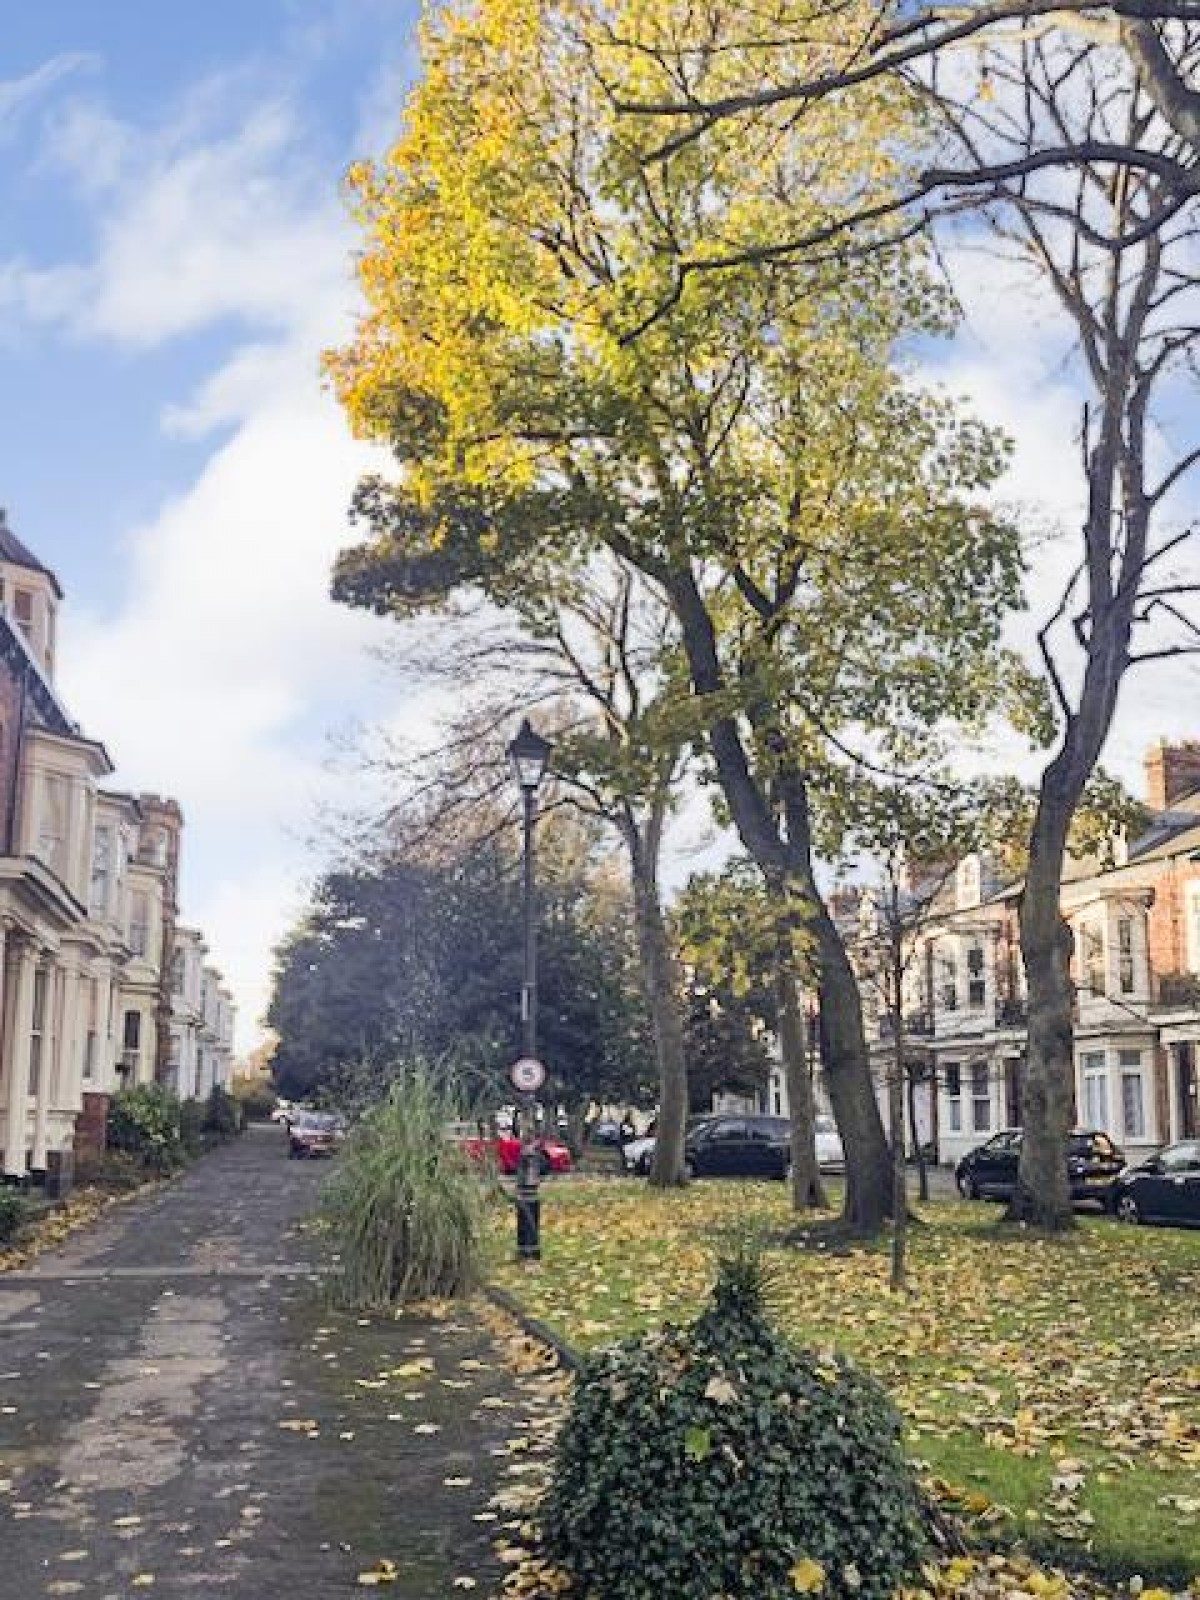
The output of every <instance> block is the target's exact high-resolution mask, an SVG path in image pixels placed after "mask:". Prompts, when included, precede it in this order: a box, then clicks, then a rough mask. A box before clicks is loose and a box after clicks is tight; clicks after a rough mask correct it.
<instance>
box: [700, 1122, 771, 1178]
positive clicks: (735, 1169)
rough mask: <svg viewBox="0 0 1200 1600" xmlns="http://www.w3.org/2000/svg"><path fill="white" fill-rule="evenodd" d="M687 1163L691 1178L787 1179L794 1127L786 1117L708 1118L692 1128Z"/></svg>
mask: <svg viewBox="0 0 1200 1600" xmlns="http://www.w3.org/2000/svg"><path fill="white" fill-rule="evenodd" d="M683 1160H684V1168H685V1170H686V1171H687V1175H688V1177H689V1178H786V1177H787V1175H788V1172H789V1170H790V1168H791V1126H790V1124H789V1123H788V1120H787V1118H786V1117H759V1116H750V1115H747V1116H742V1115H726V1114H724V1113H722V1114H720V1115H717V1116H712V1117H708V1118H707V1119H706V1120H705V1121H704V1122H701V1123H700V1124H698V1126H696V1127H695V1128H691V1129H689V1131H688V1136H687V1143H686V1145H685V1146H684V1158H683Z"/></svg>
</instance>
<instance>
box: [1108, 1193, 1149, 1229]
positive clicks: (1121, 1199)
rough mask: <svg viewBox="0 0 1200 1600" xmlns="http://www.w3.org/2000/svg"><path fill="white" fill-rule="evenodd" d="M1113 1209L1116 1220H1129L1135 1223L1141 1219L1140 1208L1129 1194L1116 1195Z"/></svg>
mask: <svg viewBox="0 0 1200 1600" xmlns="http://www.w3.org/2000/svg"><path fill="white" fill-rule="evenodd" d="M1113 1210H1114V1211H1115V1212H1116V1216H1117V1220H1118V1222H1129V1223H1133V1224H1135V1225H1136V1224H1137V1223H1139V1222H1140V1221H1141V1220H1142V1208H1141V1207H1140V1206H1139V1205H1138V1203H1137V1201H1136V1200H1135V1199H1134V1197H1133V1196H1132V1195H1131V1194H1123V1195H1120V1196H1118V1198H1117V1203H1116V1205H1115V1206H1114V1207H1113Z"/></svg>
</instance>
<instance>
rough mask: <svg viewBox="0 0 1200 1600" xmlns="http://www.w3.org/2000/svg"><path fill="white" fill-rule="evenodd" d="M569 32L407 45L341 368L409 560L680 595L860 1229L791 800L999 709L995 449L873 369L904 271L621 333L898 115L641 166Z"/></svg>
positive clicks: (833, 951)
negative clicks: (566, 576)
mask: <svg viewBox="0 0 1200 1600" xmlns="http://www.w3.org/2000/svg"><path fill="white" fill-rule="evenodd" d="M633 9H634V11H635V12H636V10H637V9H638V8H637V7H634V8H633ZM860 9H862V8H860ZM672 14H673V15H674V16H675V17H676V20H677V21H678V22H679V23H680V25H681V26H682V25H683V24H684V22H685V20H686V16H687V14H688V8H686V7H684V6H682V5H680V6H679V7H677V8H672ZM575 21H576V17H575V7H574V5H573V3H571V0H564V3H563V4H562V5H543V6H540V7H532V6H523V5H513V4H511V3H510V0H482V3H481V4H480V5H479V6H478V7H476V8H475V9H473V10H471V11H470V12H467V13H460V14H455V15H454V16H447V17H444V18H442V19H441V20H440V21H439V22H437V23H435V24H432V25H431V26H430V27H429V29H428V30H427V33H426V40H425V43H426V60H427V66H426V75H425V79H424V82H423V83H422V85H421V86H420V88H419V89H418V91H417V92H416V94H415V96H414V98H413V101H412V103H411V105H410V108H409V121H408V127H407V131H406V133H405V135H404V137H403V138H402V139H401V141H400V143H399V144H398V145H397V147H396V148H395V150H394V151H393V152H392V154H391V155H390V156H389V158H388V159H387V161H386V162H384V163H383V164H382V165H380V166H379V167H373V168H362V169H359V170H358V171H357V172H356V174H355V193H356V197H357V200H358V203H359V207H360V214H361V218H362V221H363V224H364V227H365V228H366V231H367V247H366V249H365V251H364V254H363V256H362V258H361V273H362V281H363V284H364V288H365V290H366V294H367V297H368V302H369V307H370V310H369V313H368V315H367V317H366V318H365V319H364V321H363V323H362V325H361V328H360V330H359V333H358V336H357V338H356V339H355V340H354V341H353V343H352V344H351V345H350V346H349V347H347V348H346V349H345V350H344V351H342V352H340V353H339V354H338V355H336V356H335V357H333V358H332V360H331V368H332V371H333V374H334V377H335V381H336V383H337V386H338V389H339V392H340V394H341V396H342V398H343V400H344V402H345V404H346V405H347V408H348V409H349V411H350V413H351V415H352V417H353V418H354V420H355V422H356V424H357V425H358V426H359V427H360V429H362V430H363V431H364V432H367V433H370V434H373V435H375V436H377V437H382V438H384V439H386V440H387V441H388V442H389V443H390V444H391V445H392V447H393V449H394V450H395V452H396V455H397V458H398V465H399V474H398V482H397V484H396V486H395V489H394V492H395V494H396V497H397V504H398V507H399V508H400V510H399V513H398V517H397V524H398V526H401V527H406V528H407V529H408V530H409V531H410V533H411V538H412V546H411V554H412V558H413V560H414V561H424V562H426V563H428V564H430V565H431V566H435V567H440V568H443V569H444V568H446V567H451V568H457V569H458V571H459V572H460V573H461V574H462V575H463V577H464V579H466V580H468V581H472V582H474V583H476V584H478V585H479V586H480V587H481V588H482V589H484V590H485V591H486V592H487V593H488V594H489V595H490V596H491V597H492V598H494V599H496V600H499V601H500V602H501V603H506V602H507V601H508V600H509V599H510V598H511V597H512V596H513V595H514V593H516V592H518V591H527V590H529V589H530V588H531V587H533V586H545V587H546V588H547V589H548V590H552V589H553V585H554V581H555V577H556V575H557V574H559V573H561V572H562V571H563V570H564V568H565V569H566V570H577V569H578V566H579V564H580V562H582V561H586V559H587V556H588V553H589V552H591V551H593V550H595V549H597V548H600V547H605V548H607V549H609V550H610V551H612V552H613V553H614V554H616V555H618V556H620V557H621V558H622V559H623V560H625V561H627V562H628V563H629V564H630V565H632V566H634V567H636V568H637V569H638V570H639V571H640V572H641V573H642V574H644V575H645V577H646V578H647V579H648V580H649V581H650V582H651V583H652V584H654V585H655V586H656V587H657V589H658V591H659V593H660V594H661V595H662V596H663V597H664V599H665V600H666V601H667V603H668V604H669V605H670V607H671V609H672V611H673V613H674V616H675V619H676V622H677V625H678V628H679V632H680V638H681V643H682V649H683V654H684V658H685V660H686V662H687V668H688V675H689V679H690V697H689V701H688V706H687V708H686V712H687V715H686V725H687V727H689V728H690V730H691V733H692V735H693V736H695V737H699V736H701V735H703V737H704V741H705V746H706V749H707V750H708V752H709V753H710V755H711V759H712V762H713V766H714V769H715V773H716V776H717V778H718V780H719V783H720V786H721V790H722V793H723V796H724V802H725V804H726V806H727V808H728V813H729V816H730V818H731V820H732V822H733V824H734V826H735V827H736V828H737V830H738V832H739V834H740V835H741V838H742V840H743V842H744V844H745V846H746V848H747V850H748V851H749V853H750V854H751V856H752V857H753V859H754V860H755V861H756V863H757V864H758V867H759V869H760V871H761V872H762V873H763V875H764V879H765V881H766V883H767V885H768V887H769V889H770V890H771V892H772V894H773V895H774V897H775V899H776V903H777V907H778V914H779V920H780V926H781V931H787V930H789V929H790V925H791V923H792V921H793V920H794V916H795V907H796V903H797V900H801V901H802V902H803V904H804V916H805V921H806V926H807V929H808V933H809V937H810V938H811V941H812V946H813V950H814V964H815V967H816V970H817V972H818V975H819V977H818V981H819V986H820V990H821V1000H822V1004H821V1019H822V1028H823V1031H824V1039H823V1056H824V1059H825V1061H826V1064H827V1068H828V1072H829V1083H830V1093H831V1099H832V1102H833V1106H834V1111H835V1115H836V1116H837V1119H838V1123H839V1127H840V1129H841V1132H842V1137H843V1142H844V1144H845V1146H846V1152H847V1171H848V1181H847V1198H846V1220H847V1222H848V1223H849V1224H850V1225H851V1226H852V1227H855V1228H861V1229H868V1230H870V1229H874V1228H876V1227H877V1226H878V1225H879V1223H880V1220H881V1218H882V1217H883V1216H884V1214H885V1213H886V1212H887V1210H888V1209H889V1206H890V1186H889V1184H888V1180H887V1170H886V1169H887V1160H886V1140H885V1137H884V1132H883V1127H882V1123H881V1121H880V1118H879V1113H878V1108H877V1106H876V1103H875V1098H874V1095H873V1092H872V1089H871V1083H870V1075H869V1067H868V1062H867V1054H866V1046H865V1040H864V1038H863V1031H862V1019H861V1006H860V1002H859V996H858V992H857V988H856V985H855V980H854V975H853V972H852V970H851V967H850V963H849V961H848V959H847V956H846V950H845V946H844V943H843V940H842V938H841V935H840V933H839V931H838V929H837V927H836V925H835V923H834V921H833V919H832V918H831V917H830V915H829V913H828V908H827V907H826V906H825V904H824V901H823V899H822V896H821V893H820V889H819V885H818V882H817V874H816V864H815V858H814V848H813V827H814V815H813V813H814V805H815V804H816V802H817V797H818V796H819V788H818V789H814V777H815V776H816V775H818V774H819V773H820V771H821V769H822V766H823V764H825V763H827V762H828V761H830V760H831V759H835V758H836V748H837V747H836V742H835V741H836V737H837V734H838V730H844V729H845V728H846V727H847V726H851V725H853V726H856V727H866V728H868V729H870V730H871V731H872V733H873V734H874V735H875V736H876V737H877V738H878V739H880V740H886V737H887V728H888V727H889V725H890V724H891V722H892V720H893V718H894V717H895V714H896V710H897V707H898V706H899V705H901V704H904V705H906V706H908V707H910V708H920V709H921V710H922V711H923V714H924V715H925V716H926V717H928V718H931V719H933V718H937V717H940V716H941V715H943V714H945V713H946V712H947V711H951V712H953V711H956V710H958V709H961V708H962V707H964V706H965V705H967V704H969V703H973V702H977V701H978V700H979V699H980V698H982V697H984V696H986V695H988V694H990V693H991V692H993V687H992V686H991V685H990V684H988V683H987V681H986V680H987V677H988V674H987V672H986V671H984V670H983V669H982V667H981V663H982V662H986V663H988V664H990V665H993V666H994V665H995V655H994V652H995V646H996V641H997V633H998V627H999V618H1000V616H1001V615H1002V613H1003V611H1004V610H1005V608H1006V607H1007V606H1008V605H1009V604H1011V603H1012V602H1013V601H1014V600H1015V598H1016V595H1017V592H1018V584H1019V558H1018V555H1017V552H1016V549H1015V545H1014V542H1013V540H1012V537H1011V535H1010V532H1009V530H1008V529H1007V528H1006V527H1004V526H1003V525H1002V524H1001V523H999V522H998V521H997V519H996V518H994V517H993V516H991V515H989V514H988V513H987V512H986V510H984V509H983V508H982V507H981V505H980V504H979V501H978V494H977V491H979V490H981V489H983V488H984V487H986V486H987V485H988V484H990V483H991V481H992V480H993V479H994V478H995V476H996V474H997V472H998V471H999V469H1000V466H1001V463H1002V459H1003V451H1002V449H1001V447H1000V445H999V443H998V441H997V440H996V439H995V438H994V437H993V436H991V435H990V434H989V433H987V432H986V431H985V430H983V429H981V428H979V427H977V426H976V425H974V424H972V423H971V422H969V421H964V420H962V419H961V418H960V417H959V416H958V415H957V414H956V412H955V410H954V408H953V407H952V406H950V405H949V404H948V403H947V402H946V401H944V400H943V399H940V398H939V397H937V396H936V395H934V394H931V393H928V392H920V391H918V390H916V389H915V388H914V387H913V386H912V385H911V384H910V383H908V382H907V381H906V380H905V378H904V377H903V375H902V374H901V373H900V372H899V371H898V370H897V369H896V367H895V365H894V361H895V358H896V356H897V353H898V347H899V345H900V343H901V341H902V340H903V339H904V338H906V337H907V336H909V335H910V334H914V333H917V332H919V331H922V332H934V331H936V330H937V329H938V328H939V327H941V326H942V322H943V316H944V309H945V308H944V305H943V304H942V303H941V302H940V301H939V299H938V297H937V296H936V294H935V293H934V292H933V291H932V288H931V285H930V283H929V281H928V278H927V276H926V275H925V274H924V272H923V271H922V270H921V267H920V264H919V263H918V262H916V261H914V260H891V261H888V262H886V263H884V262H867V263H865V264H864V265H863V266H862V267H861V268H860V269H859V270H857V271H856V272H855V274H854V275H853V279H850V278H849V277H847V276H846V275H844V274H839V273H829V274H825V275H823V276H820V277H816V278H813V279H810V280H808V281H806V282H805V283H804V284H802V285H801V284H797V283H796V282H795V281H794V280H792V279H788V278H777V277H774V276H772V275H770V274H764V273H763V272H761V271H759V270H757V269H755V270H750V271H746V272H744V273H740V274H739V273H737V272H730V273H726V274H722V275H716V274H713V275H709V276H707V277H706V278H704V279H703V280H702V281H701V280H694V281H693V283H692V284H691V285H689V288H688V291H687V293H686V294H681V295H679V296H678V297H677V298H676V299H675V300H674V302H673V303H672V305H671V306H670V309H669V311H668V312H667V313H665V314H663V315H660V316H658V317H656V319H655V320H654V322H653V325H652V326H647V327H644V328H643V329H642V330H641V336H640V337H637V338H633V337H631V335H632V334H633V333H634V332H635V331H636V327H637V323H638V320H639V316H640V311H641V309H642V307H643V306H644V305H645V304H648V303H654V302H655V300H656V298H663V297H665V296H666V294H667V292H668V290H669V285H670V283H671V281H672V275H673V272H674V263H675V261H677V259H678V257H679V253H680V251H681V249H685V248H690V247H691V246H693V245H694V246H696V247H701V246H702V244H703V241H704V240H706V239H707V238H709V237H710V236H711V235H712V234H713V232H714V231H715V232H722V231H724V232H727V233H729V234H730V235H737V236H742V237H745V236H753V237H756V238H757V237H762V236H764V234H765V233H769V232H770V230H771V228H772V226H773V224H774V223H775V222H777V221H778V220H779V219H780V218H781V217H782V216H784V215H785V214H786V215H792V214H794V213H796V212H804V211H805V210H807V211H808V212H809V213H810V214H813V215H816V214H818V213H821V212H823V210H824V208H825V207H826V206H827V205H829V204H830V203H834V202H835V201H837V200H838V197H840V199H841V203H850V202H852V201H853V200H855V199H857V198H858V196H859V195H860V194H861V192H862V190H863V188H864V186H870V185H871V184H873V183H874V182H875V181H877V179H879V176H880V174H881V172H883V173H886V172H887V170H888V169H889V165H890V158H889V154H888V152H889V149H890V142H891V140H892V139H893V137H894V136H895V137H898V136H899V133H900V131H901V124H900V122H899V121H898V119H899V118H900V117H901V115H902V113H901V112H900V111H899V110H898V109H897V106H896V97H894V96H892V95H890V94H889V93H888V92H887V91H886V90H885V91H883V92H881V93H880V94H879V95H878V96H877V98H876V101H875V102H874V103H873V104H872V106H871V108H870V110H869V113H867V114H865V115H864V117H863V119H862V122H861V125H860V126H859V127H857V128H856V129H855V130H854V131H853V134H852V135H851V134H849V133H848V131H847V129H846V127H845V126H844V125H843V124H842V123H841V121H840V119H837V118H834V117H830V116H826V115H822V114H818V115H817V116H816V117H814V118H812V119H806V120H805V123H804V126H803V128H800V127H797V126H792V127H781V128H780V129H779V130H778V131H777V133H776V135H775V136H774V137H773V138H772V139H771V140H770V141H767V142H766V143H763V142H762V141H759V140H757V139H754V140H750V141H746V140H745V139H743V138H742V137H741V135H740V133H739V132H738V130H737V128H736V126H734V125H730V126H731V136H730V137H729V138H728V139H724V138H718V139H717V140H715V141H713V143H712V144H711V145H710V146H707V147H706V153H705V155H704V157H703V159H700V158H696V159H693V158H692V157H691V156H690V155H689V156H688V157H685V158H683V159H682V160H681V161H680V162H678V163H673V164H671V166H670V167H669V168H662V167H660V168H658V169H656V170H655V171H651V170H650V169H648V168H647V167H646V165H645V164H644V162H643V160H642V159H641V157H642V152H641V151H640V150H639V149H638V148H637V147H636V145H633V144H630V143H629V142H627V141H626V140H625V139H624V137H623V135H622V134H621V132H620V129H619V127H618V125H617V122H616V121H615V119H614V114H613V109H612V103H611V100H610V98H609V97H608V96H607V95H606V94H605V93H604V92H603V91H602V90H601V89H600V87H599V86H598V85H597V83H596V81H595V78H594V77H593V76H592V75H591V74H590V72H589V71H588V70H587V62H586V60H583V59H581V58H580V56H579V53H578V51H577V48H576V45H575V42H574V38H575V36H574V23H575ZM837 21H838V19H836V18H835V19H834V22H835V23H837ZM821 48H822V44H821V40H820V37H819V35H818V34H813V35H812V36H810V38H808V39H806V40H801V41H800V42H799V43H797V44H796V46H795V49H796V50H797V51H798V52H799V53H800V54H803V55H806V56H810V57H811V54H812V52H817V53H819V52H820V50H821Z"/></svg>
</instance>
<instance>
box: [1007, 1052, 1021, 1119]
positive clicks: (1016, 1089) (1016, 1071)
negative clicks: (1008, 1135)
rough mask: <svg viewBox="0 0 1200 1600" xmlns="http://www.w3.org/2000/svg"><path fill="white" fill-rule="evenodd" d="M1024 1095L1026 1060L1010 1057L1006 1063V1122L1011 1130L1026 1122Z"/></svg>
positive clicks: (1019, 1057)
mask: <svg viewBox="0 0 1200 1600" xmlns="http://www.w3.org/2000/svg"><path fill="white" fill-rule="evenodd" d="M1024 1093H1025V1061H1024V1058H1023V1057H1022V1056H1010V1057H1009V1058H1008V1060H1007V1061H1006V1062H1005V1063H1004V1120H1005V1121H1006V1122H1007V1123H1008V1126H1009V1127H1010V1128H1019V1127H1020V1126H1021V1125H1022V1123H1023V1121H1024V1116H1023V1114H1022V1101H1023V1099H1024Z"/></svg>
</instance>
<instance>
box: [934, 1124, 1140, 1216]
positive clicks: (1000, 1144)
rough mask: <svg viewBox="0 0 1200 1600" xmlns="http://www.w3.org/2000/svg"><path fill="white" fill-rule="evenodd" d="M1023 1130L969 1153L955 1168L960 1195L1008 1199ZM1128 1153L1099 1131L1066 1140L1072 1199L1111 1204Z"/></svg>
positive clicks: (1009, 1130) (1090, 1130)
mask: <svg viewBox="0 0 1200 1600" xmlns="http://www.w3.org/2000/svg"><path fill="white" fill-rule="evenodd" d="M1020 1160H1021V1130H1020V1128H1006V1129H1005V1130H1004V1131H1003V1133H997V1134H996V1135H995V1136H994V1137H993V1138H991V1139H989V1140H988V1142H987V1143H986V1144H981V1145H980V1146H979V1147H978V1149H975V1150H972V1151H970V1152H969V1153H968V1154H967V1155H965V1156H964V1157H963V1158H962V1160H961V1161H960V1162H959V1163H958V1166H957V1167H956V1168H955V1169H954V1176H955V1179H956V1181H957V1183H958V1189H959V1193H960V1194H962V1195H964V1196H965V1197H966V1199H968V1200H1008V1199H1011V1197H1012V1192H1013V1190H1014V1189H1015V1188H1016V1186H1017V1167H1018V1164H1019V1163H1020ZM1124 1165H1125V1153H1124V1151H1123V1150H1120V1149H1118V1147H1117V1146H1116V1145H1115V1144H1114V1143H1113V1142H1112V1140H1111V1139H1110V1138H1109V1136H1108V1134H1106V1133H1104V1132H1102V1131H1101V1130H1100V1129H1098V1128H1085V1129H1081V1130H1077V1131H1076V1132H1075V1133H1073V1134H1072V1135H1071V1136H1070V1138H1069V1139H1068V1141H1067V1174H1068V1176H1069V1178H1070V1180H1071V1198H1072V1199H1073V1200H1075V1201H1082V1200H1096V1201H1098V1202H1099V1203H1100V1204H1101V1205H1108V1203H1109V1201H1110V1199H1111V1197H1112V1189H1113V1184H1114V1182H1115V1181H1116V1177H1117V1174H1118V1173H1119V1172H1120V1171H1121V1170H1122V1168H1123V1167H1124Z"/></svg>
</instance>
